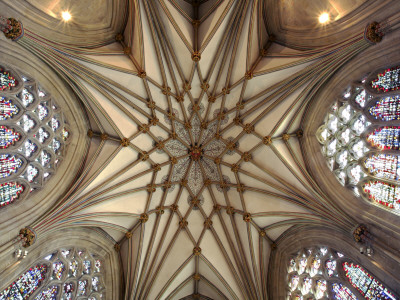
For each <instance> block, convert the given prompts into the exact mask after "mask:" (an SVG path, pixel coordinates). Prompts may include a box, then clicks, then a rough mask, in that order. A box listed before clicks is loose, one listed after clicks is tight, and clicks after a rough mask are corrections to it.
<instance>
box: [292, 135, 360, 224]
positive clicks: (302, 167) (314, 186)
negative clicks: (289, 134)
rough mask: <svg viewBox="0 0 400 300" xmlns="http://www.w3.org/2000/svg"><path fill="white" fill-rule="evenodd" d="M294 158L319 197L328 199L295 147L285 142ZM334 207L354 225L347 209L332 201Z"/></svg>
mask: <svg viewBox="0 0 400 300" xmlns="http://www.w3.org/2000/svg"><path fill="white" fill-rule="evenodd" d="M285 144H286V146H287V148H288V150H289V152H290V154H291V156H292V158H293V160H294V161H295V163H296V165H297V166H298V168H299V169H300V172H301V174H302V175H303V176H304V177H305V178H306V179H307V181H308V183H309V185H310V186H311V188H312V189H313V190H314V191H315V193H316V195H317V197H318V198H319V199H320V200H322V201H323V202H325V201H324V200H325V199H327V195H326V194H325V193H324V192H323V191H322V190H321V188H320V186H319V185H317V184H316V182H315V181H314V179H313V178H312V177H311V175H310V174H309V173H308V171H307V170H306V169H305V168H304V166H302V165H301V163H300V161H299V159H298V157H297V156H296V155H295V153H294V151H293V148H292V147H291V145H290V143H289V141H287V142H285ZM330 205H331V206H332V207H334V208H335V210H336V211H337V212H338V213H339V215H341V216H344V220H345V221H347V222H348V223H349V226H354V225H353V223H354V220H353V219H352V218H351V216H349V215H348V214H347V212H346V211H345V210H342V209H341V208H340V207H339V206H337V205H335V204H334V203H330Z"/></svg>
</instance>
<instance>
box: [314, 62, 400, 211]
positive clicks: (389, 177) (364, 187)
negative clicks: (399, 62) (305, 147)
mask: <svg viewBox="0 0 400 300" xmlns="http://www.w3.org/2000/svg"><path fill="white" fill-rule="evenodd" d="M399 75H400V66H396V67H392V68H387V69H384V70H381V71H374V72H372V73H371V74H369V75H366V76H365V77H364V78H363V79H362V80H360V81H359V82H355V83H353V84H352V85H351V86H350V87H348V88H347V89H345V90H344V92H343V93H342V95H341V96H340V97H339V99H337V100H336V101H335V103H334V104H333V105H332V106H331V108H330V110H329V112H328V113H327V116H326V117H325V121H324V124H323V125H321V126H320V127H319V129H318V131H317V138H318V140H319V142H320V143H321V145H322V152H323V154H324V155H325V157H326V159H327V163H328V166H329V168H330V169H331V170H332V171H333V172H334V174H335V175H336V177H337V179H338V180H339V182H340V183H341V184H342V185H344V186H346V187H348V188H350V189H352V190H353V191H354V193H355V194H356V195H357V196H360V197H363V198H365V199H367V200H369V201H372V202H373V203H376V204H377V205H382V206H384V207H386V208H388V209H390V210H391V211H392V212H396V213H400V189H399V184H400V182H399V181H400V161H399V160H400V122H399V120H400V90H399V88H400V76H399Z"/></svg>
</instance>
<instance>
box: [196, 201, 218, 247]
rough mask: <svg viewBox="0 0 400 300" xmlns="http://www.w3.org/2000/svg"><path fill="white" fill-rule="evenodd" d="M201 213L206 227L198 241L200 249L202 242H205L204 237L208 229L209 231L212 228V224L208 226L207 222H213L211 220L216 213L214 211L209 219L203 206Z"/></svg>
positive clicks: (200, 208) (200, 209)
mask: <svg viewBox="0 0 400 300" xmlns="http://www.w3.org/2000/svg"><path fill="white" fill-rule="evenodd" d="M199 211H200V213H201V215H202V216H203V218H204V227H203V230H202V231H201V234H200V236H199V239H198V240H197V245H198V246H199V247H200V245H201V241H202V240H203V237H204V235H205V233H206V231H207V229H209V227H212V223H211V224H209V225H207V224H206V222H207V220H209V221H211V222H212V220H211V219H212V217H213V216H214V214H215V211H214V210H212V211H211V213H210V215H209V216H208V217H207V215H206V213H205V211H204V209H203V208H202V207H201V206H199Z"/></svg>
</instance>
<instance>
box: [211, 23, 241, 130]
mask: <svg viewBox="0 0 400 300" xmlns="http://www.w3.org/2000/svg"><path fill="white" fill-rule="evenodd" d="M236 18H239V16H236V17H235V19H236ZM242 21H243V19H241V22H242ZM240 25H241V23H239V24H237V23H236V24H235V26H233V27H232V28H231V29H230V30H229V31H228V32H229V39H228V41H227V43H226V46H225V51H224V53H223V57H222V62H221V66H220V68H219V70H218V74H217V78H216V79H215V84H214V88H213V91H212V94H213V95H215V92H216V89H217V86H218V84H219V82H220V80H221V77H222V73H223V72H224V68H225V65H226V63H227V60H228V57H229V52H230V48H231V47H232V45H233V49H232V53H231V59H230V62H229V63H230V65H229V68H228V74H229V75H228V76H227V78H226V81H225V84H224V88H223V95H222V100H221V105H220V112H219V113H220V114H223V109H224V108H225V100H226V94H229V78H230V73H229V72H230V71H232V64H233V60H234V58H235V53H236V49H237V43H238V40H239V36H236V39H235V35H234V33H236V34H237V33H238V32H239V31H240V28H241V27H240ZM217 120H218V123H217V132H219V130H220V127H221V118H218V116H217Z"/></svg>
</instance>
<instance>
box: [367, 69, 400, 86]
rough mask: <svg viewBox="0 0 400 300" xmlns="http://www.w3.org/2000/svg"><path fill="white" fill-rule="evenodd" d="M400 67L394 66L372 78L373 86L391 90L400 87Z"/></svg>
mask: <svg viewBox="0 0 400 300" xmlns="http://www.w3.org/2000/svg"><path fill="white" fill-rule="evenodd" d="M399 74H400V67H394V68H390V69H386V70H384V71H383V72H382V73H379V74H378V76H377V77H376V78H375V79H374V80H372V82H371V87H373V88H374V89H377V90H378V91H383V92H389V91H395V90H398V89H399V88H400V77H399Z"/></svg>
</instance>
